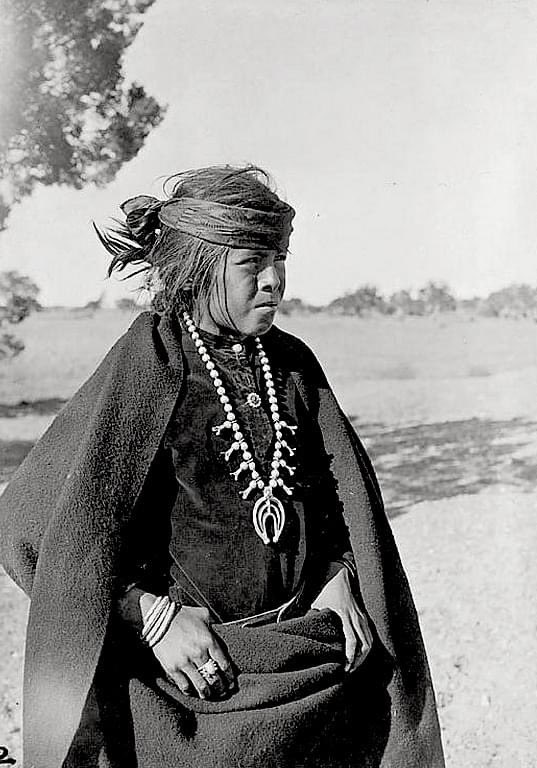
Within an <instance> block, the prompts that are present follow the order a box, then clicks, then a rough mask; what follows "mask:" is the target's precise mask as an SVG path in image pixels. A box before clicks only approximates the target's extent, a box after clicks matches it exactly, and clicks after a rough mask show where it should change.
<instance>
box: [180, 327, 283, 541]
mask: <svg viewBox="0 0 537 768" xmlns="http://www.w3.org/2000/svg"><path fill="white" fill-rule="evenodd" d="M183 319H184V321H185V324H186V328H187V331H188V332H189V334H190V336H191V338H192V341H193V342H194V344H195V346H196V349H197V351H198V354H199V356H200V357H201V359H202V361H203V362H204V363H205V367H206V368H207V370H208V372H209V376H210V377H211V379H212V382H213V385H214V387H215V389H216V392H217V394H218V396H219V399H220V402H221V403H222V406H223V408H224V411H225V413H226V420H225V421H224V422H223V424H220V425H219V426H217V427H213V432H215V433H216V434H217V435H219V434H220V433H221V432H223V431H224V430H225V429H231V437H232V440H233V442H232V444H231V447H230V448H229V449H228V450H227V451H223V454H224V458H225V460H226V461H229V460H230V458H231V456H232V455H233V453H234V452H235V451H239V450H240V451H241V452H242V461H241V463H240V465H239V467H238V469H236V470H235V471H234V472H231V475H232V476H233V477H234V478H235V480H237V481H238V479H239V475H240V474H241V472H245V471H246V470H249V472H250V475H251V478H252V479H251V480H250V482H249V484H248V485H247V486H246V488H245V489H244V490H243V491H241V496H242V498H243V499H247V498H248V496H249V495H250V494H251V493H252V492H253V491H254V490H256V489H257V490H259V491H261V492H262V495H261V496H260V498H258V499H257V501H256V502H255V504H254V508H253V511H252V522H253V525H254V528H255V531H256V533H257V535H258V536H259V537H260V538H261V540H262V541H263V543H264V544H270V542H271V540H272V542H274V543H276V542H277V541H278V539H279V538H280V536H281V534H282V531H283V528H284V526H285V510H284V507H283V504H282V502H281V501H280V499H278V498H277V497H276V496H274V491H275V490H277V489H279V488H281V489H282V490H283V491H284V492H285V493H286V494H287V495H288V496H291V495H292V493H293V489H292V488H288V487H287V485H286V484H285V483H284V481H283V478H282V477H281V475H280V470H281V469H285V470H287V472H288V473H289V475H294V473H295V468H294V467H291V466H289V464H287V462H286V461H285V459H284V458H283V453H282V450H283V449H285V450H286V451H287V452H288V454H289V456H293V455H294V453H295V451H294V449H293V448H291V446H290V445H288V443H287V441H286V440H284V437H283V430H284V429H287V430H289V432H290V433H291V434H292V433H294V432H296V429H297V428H296V427H295V426H291V425H289V424H287V423H286V422H285V421H282V419H281V418H280V409H279V407H278V398H277V397H276V389H275V387H274V379H273V377H272V370H271V367H270V363H269V360H268V357H267V355H266V353H265V350H264V349H263V345H262V344H261V341H260V339H259V337H258V336H256V337H255V343H256V346H257V349H258V352H259V359H260V362H261V367H262V370H263V377H264V379H265V385H266V388H267V396H268V401H269V403H270V412H271V417H272V423H273V425H274V436H275V441H274V451H273V454H272V461H271V463H270V466H271V470H270V477H269V479H268V482H265V481H264V480H263V478H262V477H261V475H260V474H259V471H258V468H257V464H256V462H255V459H254V455H253V451H252V449H251V448H250V446H249V445H248V442H247V440H246V438H245V436H244V435H243V433H242V432H241V428H240V425H239V423H238V421H237V417H236V415H235V413H234V412H233V407H232V405H231V403H230V401H229V397H228V395H227V392H226V389H225V387H224V384H223V382H222V378H221V376H220V373H219V371H218V370H217V368H216V366H215V364H214V363H213V361H212V360H211V357H210V355H209V353H208V351H207V348H206V347H205V345H204V343H203V340H202V339H201V338H200V334H199V333H198V330H197V328H196V326H195V324H194V322H193V321H192V319H191V318H190V315H189V314H188V312H183ZM269 522H271V523H272V531H271V532H270V531H269V528H268V525H269Z"/></svg>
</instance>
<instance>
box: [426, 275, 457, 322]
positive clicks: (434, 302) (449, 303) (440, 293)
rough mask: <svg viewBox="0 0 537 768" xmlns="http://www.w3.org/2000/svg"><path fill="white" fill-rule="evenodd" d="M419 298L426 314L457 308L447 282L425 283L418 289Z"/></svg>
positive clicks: (450, 310)
mask: <svg viewBox="0 0 537 768" xmlns="http://www.w3.org/2000/svg"><path fill="white" fill-rule="evenodd" d="M420 300H421V301H422V302H423V304H424V306H425V312H426V314H428V315H431V314H433V313H435V312H453V311H454V310H456V309H457V301H456V299H455V297H454V295H453V293H452V292H451V289H450V288H449V286H448V285H447V283H442V282H433V281H431V282H429V283H427V285H426V286H425V287H423V288H420V290H419V291H418V301H420Z"/></svg>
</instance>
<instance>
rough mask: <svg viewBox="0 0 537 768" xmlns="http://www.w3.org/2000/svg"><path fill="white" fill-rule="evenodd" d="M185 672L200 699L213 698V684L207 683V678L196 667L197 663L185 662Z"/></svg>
mask: <svg viewBox="0 0 537 768" xmlns="http://www.w3.org/2000/svg"><path fill="white" fill-rule="evenodd" d="M183 672H184V673H185V675H186V676H187V677H188V679H189V680H190V682H191V683H192V685H193V687H194V690H195V691H196V693H197V694H198V696H199V697H200V699H210V698H211V686H210V685H209V684H208V683H207V681H206V680H205V678H204V677H203V676H202V675H200V673H199V672H198V670H197V669H196V667H195V665H194V664H192V662H188V664H185V666H184V667H183Z"/></svg>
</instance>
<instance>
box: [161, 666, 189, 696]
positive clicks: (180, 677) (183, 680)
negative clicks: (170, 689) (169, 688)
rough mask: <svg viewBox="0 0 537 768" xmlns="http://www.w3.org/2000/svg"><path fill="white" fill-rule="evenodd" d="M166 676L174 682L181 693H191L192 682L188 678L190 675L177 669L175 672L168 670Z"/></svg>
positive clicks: (186, 694)
mask: <svg viewBox="0 0 537 768" xmlns="http://www.w3.org/2000/svg"><path fill="white" fill-rule="evenodd" d="M166 677H167V678H168V680H169V681H170V682H171V683H174V685H176V686H177V687H178V688H179V690H180V691H181V693H184V694H185V696H188V695H189V694H190V690H191V688H190V682H189V680H188V677H187V676H186V675H185V674H183V673H182V672H181V671H180V670H175V671H173V672H167V673H166Z"/></svg>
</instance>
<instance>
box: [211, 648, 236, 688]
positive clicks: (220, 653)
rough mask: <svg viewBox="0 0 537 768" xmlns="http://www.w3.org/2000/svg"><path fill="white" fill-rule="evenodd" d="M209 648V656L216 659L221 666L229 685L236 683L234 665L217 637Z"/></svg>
mask: <svg viewBox="0 0 537 768" xmlns="http://www.w3.org/2000/svg"><path fill="white" fill-rule="evenodd" d="M208 650H209V656H210V657H211V658H212V659H214V661H216V663H217V664H218V666H219V667H220V672H221V673H222V675H223V676H224V679H225V681H226V683H227V685H229V686H233V685H234V684H235V673H234V671H233V666H232V664H231V662H230V660H229V658H228V656H227V655H226V653H225V652H224V650H223V648H222V647H221V645H220V644H219V642H218V641H217V640H216V639H215V640H214V641H213V643H212V644H211V646H210V647H209V649H208Z"/></svg>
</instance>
